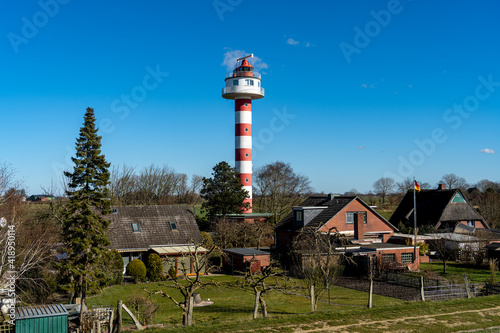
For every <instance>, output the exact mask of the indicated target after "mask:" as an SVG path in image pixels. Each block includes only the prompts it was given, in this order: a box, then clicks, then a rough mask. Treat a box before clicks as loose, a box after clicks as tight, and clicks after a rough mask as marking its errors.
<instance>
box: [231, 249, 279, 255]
mask: <svg viewBox="0 0 500 333" xmlns="http://www.w3.org/2000/svg"><path fill="white" fill-rule="evenodd" d="M224 252H228V253H233V254H238V255H242V256H262V255H271V254H270V253H269V252H266V251H261V250H257V249H253V248H232V249H224Z"/></svg>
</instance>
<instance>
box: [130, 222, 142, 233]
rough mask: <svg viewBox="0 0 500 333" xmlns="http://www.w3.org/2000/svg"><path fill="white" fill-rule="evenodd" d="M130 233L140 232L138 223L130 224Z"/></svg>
mask: <svg viewBox="0 0 500 333" xmlns="http://www.w3.org/2000/svg"><path fill="white" fill-rule="evenodd" d="M132 231H133V232H140V231H141V228H140V227H139V223H132Z"/></svg>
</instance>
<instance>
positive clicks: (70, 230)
mask: <svg viewBox="0 0 500 333" xmlns="http://www.w3.org/2000/svg"><path fill="white" fill-rule="evenodd" d="M84 119H85V121H84V124H83V127H82V128H80V136H79V137H78V138H77V140H76V156H75V157H73V158H72V160H73V163H74V164H75V166H74V168H73V172H65V173H64V174H65V176H66V177H68V179H69V184H68V189H69V190H68V191H67V192H66V194H67V195H68V201H67V205H66V212H65V216H64V222H63V231H62V234H63V241H64V244H65V246H66V251H67V259H66V260H65V263H64V265H63V269H65V270H66V272H67V273H69V275H70V276H71V277H72V279H73V282H72V287H73V290H74V291H75V293H76V294H77V295H78V296H79V297H80V299H81V302H82V303H81V304H82V305H84V304H85V299H86V294H87V289H88V288H89V286H90V285H91V284H92V283H93V282H94V281H95V273H96V272H98V269H97V266H98V263H99V259H100V258H101V257H102V256H103V254H104V253H105V251H107V249H106V246H107V245H109V240H108V233H107V230H108V227H109V224H110V221H108V220H106V219H105V218H104V215H106V214H109V213H110V212H111V206H110V200H109V194H108V189H107V185H108V182H109V176H110V175H109V171H108V168H109V166H110V164H109V163H107V162H106V160H105V157H104V155H103V154H102V153H101V137H100V136H98V135H97V128H96V127H95V116H94V109H92V108H87V111H86V113H85V116H84ZM82 316H83V306H82V311H81V313H80V325H81V324H82V320H81V319H82Z"/></svg>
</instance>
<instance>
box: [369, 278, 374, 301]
mask: <svg viewBox="0 0 500 333" xmlns="http://www.w3.org/2000/svg"><path fill="white" fill-rule="evenodd" d="M372 300H373V277H370V295H369V296H368V307H369V308H371V307H372Z"/></svg>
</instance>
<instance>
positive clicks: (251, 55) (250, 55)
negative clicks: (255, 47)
mask: <svg viewBox="0 0 500 333" xmlns="http://www.w3.org/2000/svg"><path fill="white" fill-rule="evenodd" d="M246 58H253V53H251V54H249V55H247V56H245V57H243V58H238V59H236V61H241V60H245V59H246Z"/></svg>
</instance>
